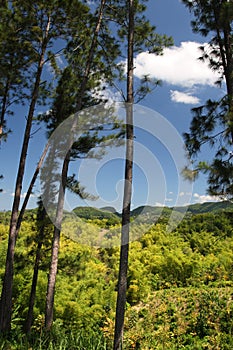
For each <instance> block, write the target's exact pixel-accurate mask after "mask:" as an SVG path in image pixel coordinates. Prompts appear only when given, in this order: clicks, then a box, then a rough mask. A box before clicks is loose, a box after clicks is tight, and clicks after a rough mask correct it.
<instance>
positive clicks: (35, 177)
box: [16, 142, 49, 237]
mask: <svg viewBox="0 0 233 350" xmlns="http://www.w3.org/2000/svg"><path fill="white" fill-rule="evenodd" d="M48 149H49V142H48V143H47V145H46V146H45V149H44V151H43V153H42V155H41V157H40V160H39V162H38V164H37V166H36V169H35V172H34V174H33V176H32V179H31V182H30V184H29V187H28V190H27V193H26V196H25V198H24V201H23V204H22V207H21V209H20V212H19V216H18V220H17V224H16V237H17V236H18V234H19V230H20V227H21V224H22V220H23V216H24V213H25V209H26V207H27V205H28V201H29V198H30V196H31V194H32V190H33V187H34V185H35V182H36V179H37V176H38V175H39V172H40V169H41V167H42V164H43V161H44V159H45V156H46V154H47V152H48Z"/></svg>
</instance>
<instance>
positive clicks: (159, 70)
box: [135, 41, 218, 88]
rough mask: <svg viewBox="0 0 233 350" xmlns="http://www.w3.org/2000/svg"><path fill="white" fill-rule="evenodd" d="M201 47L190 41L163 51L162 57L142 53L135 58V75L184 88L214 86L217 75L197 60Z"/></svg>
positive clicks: (205, 64) (204, 63)
mask: <svg viewBox="0 0 233 350" xmlns="http://www.w3.org/2000/svg"><path fill="white" fill-rule="evenodd" d="M201 45H203V44H201V43H197V42H192V41H187V42H182V43H181V45H180V46H179V47H178V46H173V47H171V48H166V49H164V54H163V55H162V56H157V55H155V54H150V53H148V52H142V53H140V54H139V55H138V56H137V57H136V58H135V67H136V68H135V75H136V76H137V77H142V76H143V75H147V74H148V75H150V77H151V78H156V79H161V80H162V81H165V82H167V83H168V84H172V85H175V86H182V87H185V88H191V87H193V86H195V85H209V86H214V83H215V81H216V80H217V79H218V74H217V73H216V72H213V71H212V70H211V69H210V68H209V67H208V63H207V62H202V61H200V60H198V58H199V57H200V56H201V51H200V50H199V47H200V46H201ZM205 45H207V44H205Z"/></svg>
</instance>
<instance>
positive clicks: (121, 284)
mask: <svg viewBox="0 0 233 350" xmlns="http://www.w3.org/2000/svg"><path fill="white" fill-rule="evenodd" d="M145 2H146V1H141V2H140V1H135V0H127V1H116V2H115V4H112V6H111V13H112V15H113V16H114V15H115V16H116V13H117V14H118V15H117V16H116V17H117V20H118V23H119V30H118V35H119V36H120V38H121V39H123V38H124V39H126V42H127V82H126V98H125V102H126V105H125V110H126V155H125V183H124V195H123V209H122V228H121V250H120V262H119V276H118V288H117V304H116V316H115V332H114V346H113V348H114V350H120V349H122V346H123V329H124V314H125V305H126V297H127V273H128V259H129V235H130V208H131V196H132V181H133V153H134V125H133V104H134V102H137V101H135V100H136V98H137V99H138V100H139V101H140V100H141V99H143V98H144V97H145V96H146V95H147V94H148V93H149V92H150V91H151V90H150V86H148V85H147V83H148V81H149V82H150V77H146V78H145V79H142V80H141V82H140V84H139V85H137V86H136V84H134V74H133V71H134V57H135V54H136V53H138V52H141V51H142V50H148V51H149V52H151V53H155V54H162V50H163V47H165V46H169V45H170V44H172V39H171V38H168V37H166V36H165V35H164V36H162V35H158V34H157V33H156V32H155V29H156V28H155V27H154V26H151V24H150V22H149V21H148V20H147V19H146V18H145V16H144V15H143V12H144V11H145V10H146V6H145V5H144V3H145ZM113 3H114V2H113ZM113 5H114V6H113ZM145 83H146V85H144V84H145ZM151 83H152V82H151ZM153 83H154V84H156V85H157V84H158V81H155V82H153Z"/></svg>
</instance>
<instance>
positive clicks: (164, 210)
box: [73, 201, 233, 219]
mask: <svg viewBox="0 0 233 350" xmlns="http://www.w3.org/2000/svg"><path fill="white" fill-rule="evenodd" d="M225 210H228V211H233V203H231V202H229V201H221V202H205V203H196V204H190V205H188V206H183V207H181V206H180V207H179V206H178V207H166V206H165V207H162V206H150V205H145V206H140V207H137V208H135V209H133V210H132V211H131V216H132V217H137V216H138V215H141V216H145V217H147V218H152V217H159V216H160V215H163V216H167V215H170V214H171V213H172V212H177V214H183V213H186V212H187V213H190V214H204V213H211V212H212V213H217V212H218V213H219V212H221V211H225ZM73 212H74V213H75V214H76V215H78V216H80V217H85V218H90V219H91V218H93V219H95V218H98V219H103V218H105V219H110V218H114V217H115V218H116V217H118V218H119V217H121V213H119V212H117V211H116V209H115V208H114V207H103V208H94V207H77V208H75V209H74V210H73Z"/></svg>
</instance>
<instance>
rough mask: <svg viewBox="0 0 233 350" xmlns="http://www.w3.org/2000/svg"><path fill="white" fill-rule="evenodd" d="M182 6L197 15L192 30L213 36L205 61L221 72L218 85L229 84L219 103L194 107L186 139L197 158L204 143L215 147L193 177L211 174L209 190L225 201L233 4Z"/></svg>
mask: <svg viewBox="0 0 233 350" xmlns="http://www.w3.org/2000/svg"><path fill="white" fill-rule="evenodd" d="M183 3H184V4H185V5H186V6H187V7H188V8H189V10H190V11H191V12H192V13H193V15H194V20H193V21H192V27H193V31H194V32H196V33H200V34H201V35H203V36H204V37H207V36H211V39H210V40H209V43H208V45H206V46H202V47H201V50H202V59H203V60H206V61H207V62H208V63H209V66H210V67H211V68H212V69H213V70H216V71H218V72H219V74H220V79H219V81H218V82H217V83H218V84H221V83H222V82H223V81H225V83H226V92H227V93H226V95H225V96H224V97H223V98H221V99H220V100H219V101H213V100H211V99H209V100H208V101H207V102H206V103H205V104H204V105H202V106H199V107H197V108H194V109H193V110H192V111H193V119H192V122H191V125H190V132H189V133H186V134H185V135H184V136H185V140H186V143H187V147H188V150H189V151H190V153H191V154H192V155H193V157H194V159H195V156H196V155H197V154H198V153H199V152H200V151H201V148H202V146H203V145H204V144H208V145H210V146H211V147H213V149H214V151H215V154H214V157H213V160H212V162H199V163H198V164H197V167H196V170H195V171H194V172H193V174H192V175H193V176H194V177H195V176H197V175H198V172H199V171H203V172H204V173H206V174H208V191H209V193H210V194H212V195H219V196H221V197H223V198H229V199H231V198H232V197H233V163H232V159H233V155H232V150H233V149H232V145H233V51H232V41H233V34H232V21H233V4H232V1H227V0H221V1H216V0H208V1H202V0H197V1H189V0H183Z"/></svg>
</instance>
